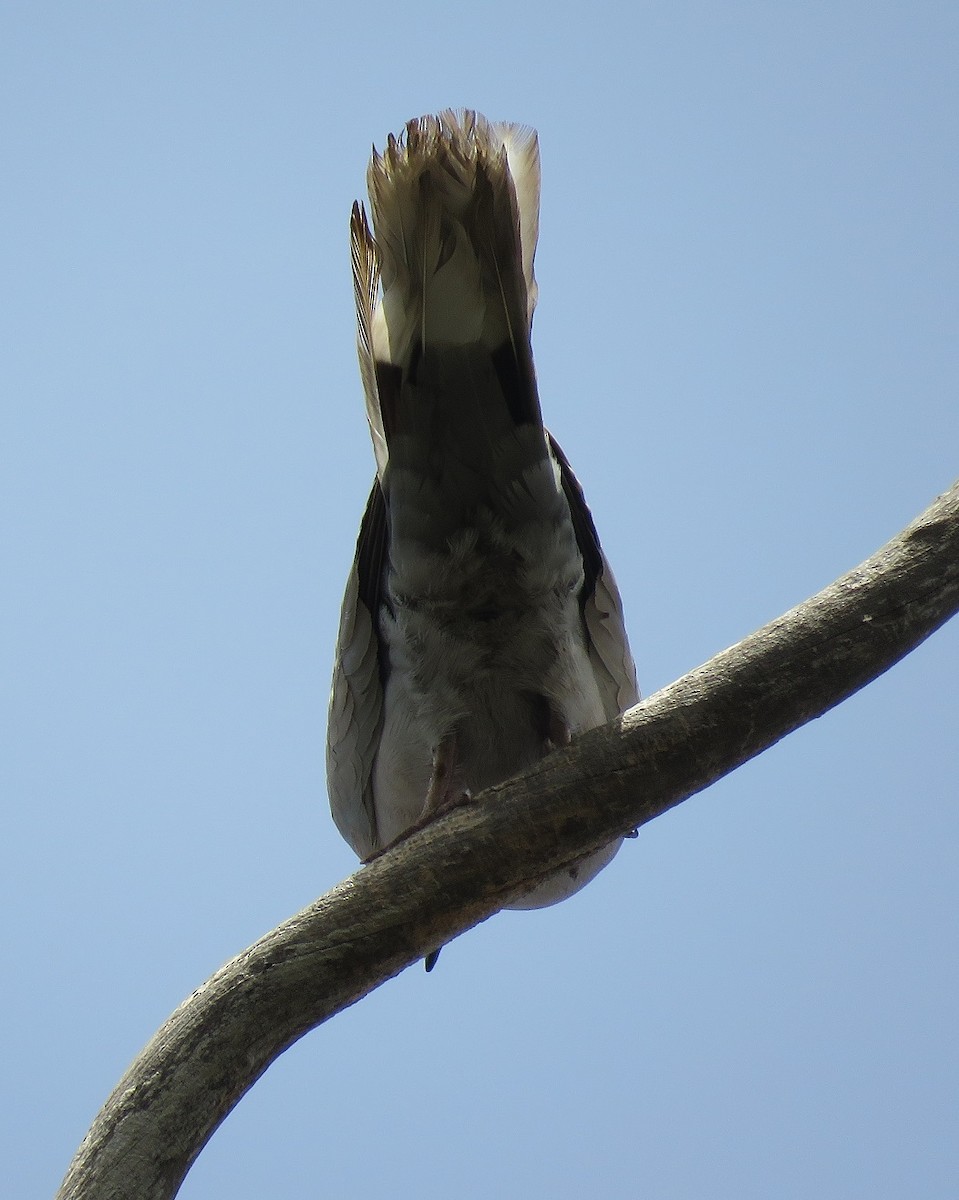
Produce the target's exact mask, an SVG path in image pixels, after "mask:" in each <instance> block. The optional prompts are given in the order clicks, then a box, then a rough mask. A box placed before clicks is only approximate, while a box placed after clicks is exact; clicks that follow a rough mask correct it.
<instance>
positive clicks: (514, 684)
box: [327, 111, 638, 908]
mask: <svg viewBox="0 0 959 1200" xmlns="http://www.w3.org/2000/svg"><path fill="white" fill-rule="evenodd" d="M368 183H369V193H370V202H371V210H372V222H373V231H374V232H371V230H370V227H369V224H368V222H367V218H366V214H365V212H364V210H363V208H362V207H361V206H360V205H354V209H353V217H352V221H351V238H352V252H353V277H354V285H355V292H356V304H357V323H358V339H357V344H358V351H359V359H360V374H361V377H362V381H363V388H364V392H365V395H366V409H367V416H368V419H369V424H370V430H371V433H372V437H373V446H374V452H375V457H376V465H377V477H376V480H375V481H374V484H373V490H372V492H371V494H370V498H369V501H368V504H367V508H366V513H365V515H364V518H363V522H362V526H361V529H360V536H359V540H358V543H357V554H356V560H355V562H354V565H353V569H352V571H351V572H350V576H349V579H348V582H347V589H346V596H345V599H344V602H343V611H342V617H341V622H340V631H339V639H338V643H337V652H336V663H335V667H334V675H333V689H332V696H331V700H330V718H329V735H328V743H327V776H328V783H329V791H330V801H331V806H332V810H333V817H334V820H335V822H336V825H337V827H338V829H339V830H340V832H341V833H342V835H343V836H344V838H345V839H346V840H347V841H348V842H349V844H350V845H351V846H352V847H353V849H354V850H355V851H356V853H357V854H358V855H359V856H360V857H361V858H366V857H368V856H369V855H370V854H372V853H374V852H375V851H376V850H378V849H380V848H382V847H383V846H385V845H388V844H389V843H390V842H391V841H393V840H394V839H395V838H397V837H398V836H400V835H401V834H402V833H403V832H404V831H406V830H407V829H408V828H409V827H410V826H411V825H412V824H414V823H416V822H417V821H419V820H420V819H421V818H422V817H424V816H426V815H428V814H429V812H430V811H431V810H433V809H437V808H440V807H442V805H444V804H445V803H448V802H452V801H455V800H456V799H457V798H459V797H461V796H462V795H464V794H465V793H472V794H475V793H477V792H479V791H480V790H481V789H482V788H484V787H486V786H488V785H490V784H493V783H497V782H500V781H502V780H503V779H505V778H507V777H509V776H510V775H513V774H515V773H516V772H517V771H518V770H520V769H521V768H523V767H525V766H528V765H529V764H531V763H533V762H535V761H536V760H537V759H539V758H541V757H542V756H543V755H544V754H546V753H548V751H549V750H550V749H552V748H553V747H555V746H557V745H562V744H565V743H566V742H568V741H569V740H570V738H572V737H575V736H576V734H578V733H580V732H582V731H584V730H587V729H590V728H593V727H595V726H596V725H600V724H603V723H604V722H606V721H608V720H610V719H611V718H612V717H614V716H615V715H616V714H617V713H620V712H622V711H623V710H624V709H626V708H627V707H629V706H630V705H631V704H633V703H635V702H636V700H637V699H638V691H637V687H636V675H635V669H634V667H633V660H632V657H631V655H630V651H629V646H628V643H627V639H626V633H625V628H624V625H623V617H622V608H621V604H620V598H619V593H618V592H617V590H616V584H615V582H614V580H613V576H612V573H611V571H610V569H609V565H608V563H607V562H606V559H605V557H604V556H603V553H602V550H601V548H600V545H599V540H598V538H597V536H596V530H595V528H594V526H593V522H592V518H591V517H590V514H589V510H588V509H587V507H586V503H585V501H584V499H583V494H582V491H581V489H580V487H579V484H578V482H577V481H576V478H575V477H574V475H573V473H572V471H571V469H570V467H569V464H568V463H567V461H566V459H565V457H564V456H563V454H562V452H561V451H560V449H559V447H558V446H557V445H556V443H555V441H553V439H552V438H551V436H550V435H549V434H548V433H547V432H546V430H545V429H544V428H543V424H542V418H541V415H540V407H539V397H538V393H537V389H536V377H535V371H534V368H533V358H532V349H531V345H530V331H531V326H532V317H533V309H534V307H535V303H536V285H535V280H534V277H533V254H534V251H535V248H536V237H537V226H538V211H539V157H538V148H537V141H536V135H535V133H534V132H533V131H532V130H529V129H524V128H522V127H520V126H516V125H495V124H492V123H490V122H487V121H486V120H485V119H484V118H483V117H481V116H479V115H478V114H475V113H472V112H468V111H467V112H459V113H454V112H445V113H441V114H440V115H439V116H437V117H423V118H420V119H418V120H415V121H411V122H409V123H408V125H407V126H406V131H405V135H403V136H401V137H400V138H398V139H395V138H393V137H390V139H389V141H388V143H387V147H386V150H385V152H384V153H383V154H382V155H379V154H377V153H376V152H375V151H374V154H373V159H372V162H371V164H370V169H369V176H368ZM374 233H375V236H374ZM618 846H619V842H618V841H617V842H615V843H612V844H611V845H609V846H607V847H604V848H603V849H601V850H599V851H597V852H596V853H595V854H593V855H592V856H590V857H589V858H588V859H586V860H584V861H582V862H580V863H578V864H576V865H575V866H574V867H572V868H570V869H569V870H567V871H563V872H560V873H559V874H558V875H556V876H554V877H553V878H551V879H549V880H547V881H545V882H544V883H542V884H540V885H539V886H538V887H536V888H535V890H533V891H531V892H530V893H529V894H528V895H527V896H525V897H524V898H523V900H522V901H520V902H518V903H517V904H516V907H523V908H532V907H541V906H544V905H547V904H552V903H555V902H556V901H558V900H561V899H563V898H565V897H566V896H568V895H571V894H572V893H573V892H575V891H577V890H579V888H580V887H582V886H583V885H584V884H585V883H586V882H588V881H589V879H591V878H592V877H593V876H594V875H595V874H596V872H597V871H599V870H600V869H601V868H602V867H603V866H605V865H606V863H607V862H608V861H609V860H610V859H611V858H612V856H613V855H614V854H615V852H616V850H617V849H618Z"/></svg>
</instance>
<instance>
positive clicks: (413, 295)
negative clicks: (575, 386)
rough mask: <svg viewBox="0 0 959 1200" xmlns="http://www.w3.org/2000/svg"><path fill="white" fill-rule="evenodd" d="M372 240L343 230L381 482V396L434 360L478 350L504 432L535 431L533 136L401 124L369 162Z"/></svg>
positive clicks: (441, 122)
mask: <svg viewBox="0 0 959 1200" xmlns="http://www.w3.org/2000/svg"><path fill="white" fill-rule="evenodd" d="M368 185H369V193H370V207H371V213H372V224H373V230H372V232H371V230H370V227H369V224H368V222H367V218H366V213H365V211H364V210H363V208H362V206H361V205H358V204H357V205H354V209H353V218H352V222H351V235H352V252H353V279H354V286H355V291H356V304H357V318H358V333H359V337H358V344H359V353H360V369H361V373H362V376H363V383H364V388H365V391H366V398H367V412H368V415H369V418H370V425H371V428H372V431H373V441H374V447H375V450H376V457H377V464H378V468H379V470H380V473H381V474H382V471H383V469H384V468H385V465H386V460H387V457H388V449H387V445H388V441H389V435H390V432H391V431H390V405H391V396H398V395H399V393H400V392H401V390H402V389H403V387H404V385H405V384H406V383H408V382H415V374H416V370H417V366H418V364H419V363H420V362H421V361H422V359H423V357H424V356H428V355H431V354H432V352H434V351H440V352H442V351H444V350H454V349H455V348H461V347H463V348H467V347H468V348H475V349H482V350H484V351H485V352H486V353H487V354H488V355H489V357H490V360H491V361H492V363H493V365H494V368H495V371H496V374H497V376H498V377H499V379H500V383H501V385H502V390H503V393H504V396H505V398H506V400H507V404H508V405H509V408H510V410H511V412H512V413H513V417H514V420H516V421H517V422H522V421H524V420H538V418H539V405H538V401H537V399H536V386H535V376H534V373H533V363H532V352H531V349H530V328H531V324H532V318H533V309H534V307H535V304H536V282H535V279H534V276H533V255H534V252H535V249H536V236H537V226H538V222H539V149H538V144H537V139H536V133H535V131H533V130H531V129H528V128H525V127H523V126H520V125H507V124H493V123H491V122H489V121H487V120H486V119H485V118H484V117H482V116H480V115H479V114H478V113H475V112H471V111H468V110H467V111H460V112H453V111H447V112H443V113H440V114H439V115H438V116H435V117H434V116H429V117H420V118H418V119H417V120H414V121H410V122H409V123H408V124H407V126H406V130H405V133H404V134H401V135H400V136H399V137H398V138H395V137H393V136H392V135H391V136H390V138H389V140H388V141H387V145H386V149H385V150H384V151H383V153H382V154H379V153H377V152H376V151H375V150H374V152H373V158H372V161H371V163H370V167H369V172H368Z"/></svg>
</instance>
